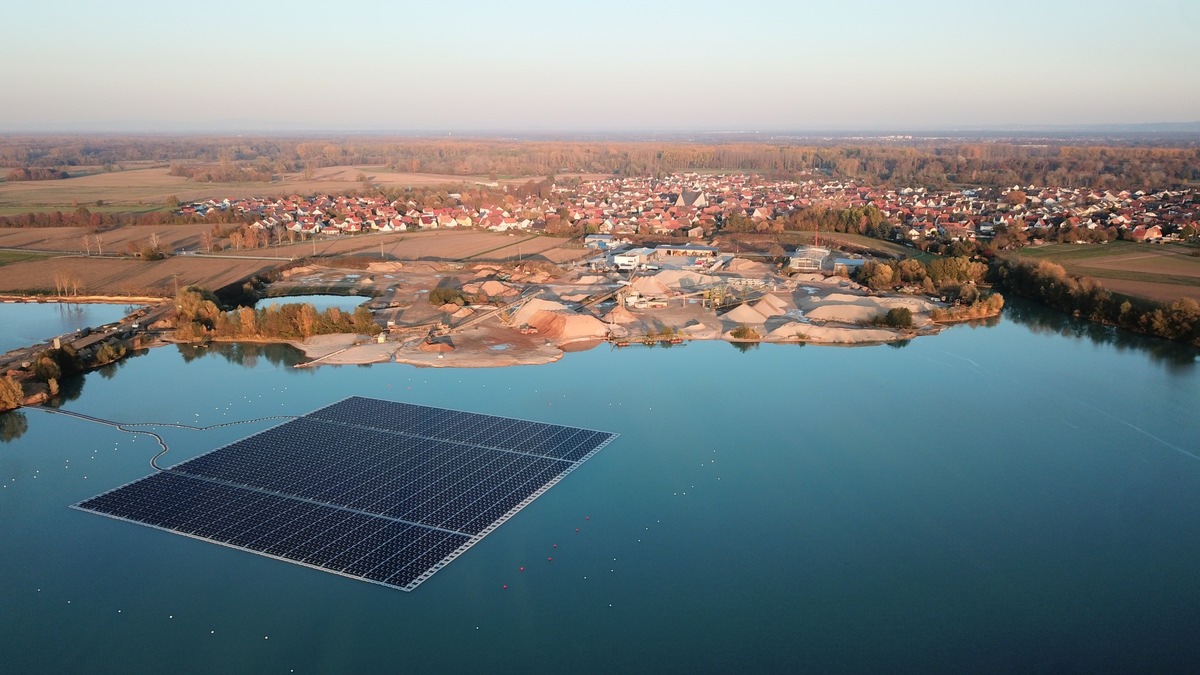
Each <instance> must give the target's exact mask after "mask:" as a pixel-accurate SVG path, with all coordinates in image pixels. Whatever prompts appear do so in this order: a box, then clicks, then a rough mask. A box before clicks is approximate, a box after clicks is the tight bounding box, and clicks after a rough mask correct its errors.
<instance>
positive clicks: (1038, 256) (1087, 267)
mask: <svg viewBox="0 0 1200 675" xmlns="http://www.w3.org/2000/svg"><path fill="white" fill-rule="evenodd" d="M1192 251H1194V249H1188V248H1184V247H1181V246H1175V245H1166V244H1141V243H1136V242H1130V241H1114V242H1110V243H1108V244H1089V245H1080V244H1048V245H1046V246H1038V247H1028V248H1025V249H1021V251H1019V255H1020V256H1021V257H1023V258H1027V259H1035V260H1050V261H1052V262H1055V263H1057V264H1059V265H1062V266H1063V267H1064V268H1066V270H1067V271H1068V272H1070V273H1072V274H1076V275H1083V276H1088V277H1091V278H1093V279H1096V280H1097V281H1099V282H1100V283H1101V284H1102V285H1103V286H1104V287H1105V288H1107V289H1109V290H1112V291H1115V292H1118V293H1125V294H1128V295H1136V296H1140V297H1145V298H1151V299H1154V300H1165V301H1170V300H1174V299H1176V298H1180V297H1190V298H1195V299H1197V300H1200V257H1193V256H1191V255H1190V253H1191V252H1192Z"/></svg>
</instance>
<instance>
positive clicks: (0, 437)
mask: <svg viewBox="0 0 1200 675" xmlns="http://www.w3.org/2000/svg"><path fill="white" fill-rule="evenodd" d="M28 430H29V420H28V419H26V418H25V413H23V412H21V411H20V410H10V411H8V412H3V413H0V443H11V442H13V441H15V440H17V439H18V438H20V437H21V436H23V435H24V434H25V432H26V431H28Z"/></svg>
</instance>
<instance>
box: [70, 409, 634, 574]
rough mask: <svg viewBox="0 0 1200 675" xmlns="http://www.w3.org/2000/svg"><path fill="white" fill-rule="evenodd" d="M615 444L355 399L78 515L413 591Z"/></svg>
mask: <svg viewBox="0 0 1200 675" xmlns="http://www.w3.org/2000/svg"><path fill="white" fill-rule="evenodd" d="M612 438H614V435H613V434H608V433H605V432H597V431H590V430H585V429H577V428H573V427H563V426H558V425H551V424H542V423H538V422H525V421H521V420H511V419H508V418H502V417H494V416H490V415H479V414H475V413H464V412H458V411H452V410H442V409H438V408H430V407H427V406H416V405H411V404H404V403H390V402H386V401H377V400H374V399H366V398H361V397H354V398H350V399H346V400H344V401H340V402H338V403H335V404H333V405H330V406H327V407H325V408H322V409H321V410H318V411H316V412H314V413H311V414H309V415H307V416H305V417H303V418H299V419H296V420H293V421H290V422H288V423H286V424H283V425H280V426H278V427H275V428H273V429H268V430H266V431H264V432H262V433H259V434H256V435H253V436H250V437H247V438H244V439H242V440H240V441H237V442H235V443H232V444H230V445H228V446H225V447H223V448H220V449H217V450H215V451H213V452H210V453H208V454H205V455H201V456H200V457H197V458H195V459H192V460H189V461H187V462H183V463H181V464H179V465H177V466H176V467H174V468H172V469H170V470H169V471H168V472H164V473H157V474H153V475H151V476H148V477H146V478H143V479H141V480H139V481H135V482H133V483H130V484H128V485H125V486H123V487H120V488H117V489H116V490H113V491H111V492H107V493H105V494H102V495H99V496H97V497H94V498H92V499H89V500H87V501H85V502H82V503H81V504H79V505H78V506H79V508H82V509H85V510H89V511H94V512H97V513H102V514H105V515H110V516H113V517H116V518H122V519H125V520H130V521H134V522H139V523H144V524H146V525H151V526H153V527H159V528H162V529H166V530H171V531H174V532H178V533H181V534H186V535H189V536H193V537H198V538H202V539H207V540H211V541H214V542H218V543H222V544H226V545H229V546H236V547H238V548H243V549H246V550H250V551H253V552H257V553H262V554H265V555H269V556H274V557H277V558H281V559H284V560H288V561H292V562H297V563H301V564H304V565H309V566H312V567H317V568H320V569H324V570H328V571H331V572H336V573H339V574H344V575H347V576H353V577H357V578H362V579H366V580H369V581H374V582H377V583H382V584H385V585H389V586H394V587H397V588H403V589H405V590H411V589H412V588H414V587H415V586H416V585H417V584H419V583H421V582H422V581H424V579H425V578H427V577H428V576H429V575H430V574H432V572H434V571H436V570H437V569H439V568H440V567H441V564H444V563H445V562H449V560H451V559H453V557H454V556H456V555H457V554H458V553H459V552H461V551H462V550H465V546H466V545H468V544H469V543H473V542H474V541H476V540H478V539H479V538H481V537H482V536H484V535H485V534H486V533H487V532H489V531H490V529H493V528H494V527H495V525H496V524H498V522H501V521H502V520H503V519H504V518H506V517H508V516H510V515H511V514H512V513H514V512H515V511H516V510H518V509H520V508H521V507H522V506H523V505H524V504H526V503H528V501H529V500H531V499H532V498H533V497H534V496H535V495H537V494H539V491H540V490H543V489H545V487H546V486H547V485H549V484H552V483H553V482H554V481H556V480H557V479H558V478H559V477H561V476H562V475H563V474H564V473H567V472H569V471H571V470H573V469H574V468H575V467H576V466H577V465H578V463H579V462H581V461H582V460H583V459H585V458H586V457H588V456H590V453H594V452H595V451H597V450H598V449H599V448H601V447H603V446H604V445H605V444H607V443H608V442H609V441H610V440H611V439H612Z"/></svg>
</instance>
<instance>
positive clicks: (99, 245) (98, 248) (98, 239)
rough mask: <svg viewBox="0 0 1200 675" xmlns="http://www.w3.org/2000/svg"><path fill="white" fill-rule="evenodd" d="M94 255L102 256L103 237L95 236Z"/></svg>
mask: <svg viewBox="0 0 1200 675" xmlns="http://www.w3.org/2000/svg"><path fill="white" fill-rule="evenodd" d="M96 253H97V254H98V255H104V237H102V236H100V235H96Z"/></svg>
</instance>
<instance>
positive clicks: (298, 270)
mask: <svg viewBox="0 0 1200 675" xmlns="http://www.w3.org/2000/svg"><path fill="white" fill-rule="evenodd" d="M316 271H317V268H315V267H313V266H312V265H301V266H300V267H293V268H291V269H290V270H284V271H283V278H284V279H288V278H290V277H296V276H304V275H306V274H312V273H313V272H316Z"/></svg>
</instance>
